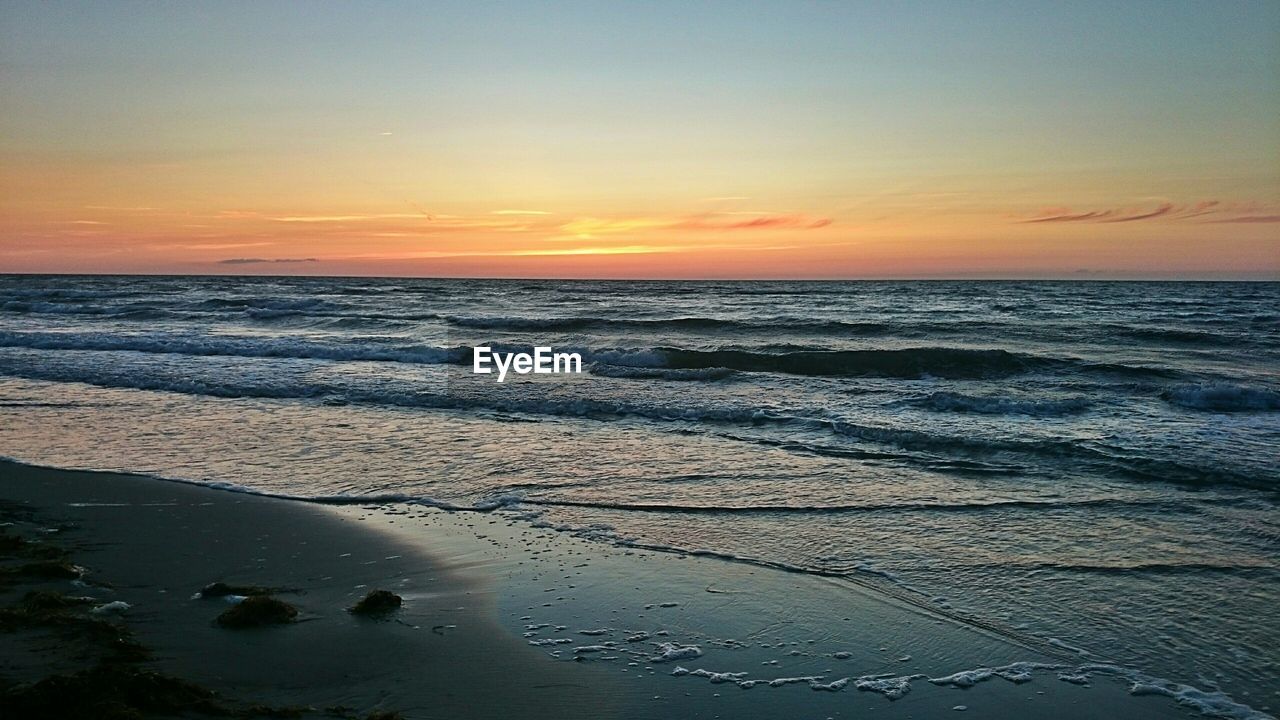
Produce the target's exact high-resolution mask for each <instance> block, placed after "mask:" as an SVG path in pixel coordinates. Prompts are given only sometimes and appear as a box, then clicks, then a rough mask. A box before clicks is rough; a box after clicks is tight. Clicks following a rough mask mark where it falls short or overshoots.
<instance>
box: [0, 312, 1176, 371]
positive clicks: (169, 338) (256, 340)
mask: <svg viewBox="0 0 1280 720" xmlns="http://www.w3.org/2000/svg"><path fill="white" fill-rule="evenodd" d="M281 310H283V311H288V309H287V308H281ZM381 340H382V341H381V342H380V341H379V338H363V339H362V341H361V342H350V341H347V342H321V341H317V340H304V339H299V338H293V337H262V336H233V335H203V334H187V335H181V334H115V333H93V332H89V333H86V332H38V331H33V332H16V331H0V347H26V348H33V349H40V350H90V351H134V352H146V353H165V354H179V355H204V356H209V355H228V356H235V357H263V358H302V359H321V360H364V361H388V362H402V363H419V364H441V363H452V364H463V363H466V362H468V361H469V358H470V353H471V348H470V347H469V346H454V347H436V346H429V345H422V344H413V343H402V342H399V341H402V340H403V338H401V337H397V336H391V337H386V338H381ZM491 347H493V348H494V349H495V350H498V351H501V352H529V351H531V349H532V348H531V347H529V346H527V345H505V344H501V343H492V344H491ZM557 350H560V351H562V352H577V353H579V354H580V355H581V356H582V358H583V360H584V361H585V362H588V363H599V364H601V365H612V366H620V367H629V368H664V369H669V370H704V371H711V372H708V373H707V374H706V376H705V378H703V379H719V376H718V374H719V373H721V372H723V370H725V369H727V370H737V371H747V372H770V373H780V374H788V375H804V376H834V377H885V378H901V379H916V378H925V377H937V378H946V379H983V378H999V377H1007V376H1010V375H1016V374H1020V373H1028V372H1035V371H1049V370H1078V371H1102V372H1123V373H1125V374H1143V373H1154V374H1157V375H1159V374H1163V373H1165V372H1166V371H1163V370H1161V369H1158V368H1146V367H1140V366H1117V365H1105V364H1098V363H1091V362H1087V361H1083V360H1077V359H1070V358H1053V357H1045V356H1041V355H1033V354H1027V353H1016V352H1012V351H1009V350H1002V349H970V348H955V347H913V348H898V349H891V350H805V349H800V350H783V351H778V352H761V351H755V350H738V349H720V350H693V349H684V348H673V347H652V348H589V347H582V348H574V347H567V348H565V347H561V348H557ZM608 372H609V371H608V370H607V369H606V370H604V372H603V373H602V374H605V375H607V374H608ZM615 372H617V371H615Z"/></svg>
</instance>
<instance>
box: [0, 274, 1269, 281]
mask: <svg viewBox="0 0 1280 720" xmlns="http://www.w3.org/2000/svg"><path fill="white" fill-rule="evenodd" d="M0 277H178V278H240V279H247V278H255V279H256V278H268V279H307V280H433V281H441V280H460V281H465V280H479V281H486V282H497V281H508V282H688V283H698V282H743V283H747V282H815V283H817V282H960V281H964V282H1168V283H1174V282H1223V283H1238V282H1252V283H1280V274H1276V275H1274V276H1272V277H1256V276H1238V277H1230V276H1196V275H1188V276H1177V277H1171V276H1142V275H1118V276H1105V275H1092V274H1089V273H1078V274H1075V273H1073V274H1067V275H1045V276H995V275H982V274H973V275H915V276H911V275H901V276H846V277H697V278H690V277H526V276H508V277H495V276H480V275H476V276H469V275H453V276H435V275H341V274H338V275H305V274H271V273H260V274H252V273H251V274H244V273H183V272H96V273H95V272H7V271H0Z"/></svg>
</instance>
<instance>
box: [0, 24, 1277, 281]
mask: <svg viewBox="0 0 1280 720" xmlns="http://www.w3.org/2000/svg"><path fill="white" fill-rule="evenodd" d="M0 63H2V65H0V108H2V112H0V272H130V273H135V272H136V273H235V274H316V275H345V274H360V275H422V276H492V277H503V276H520V277H717V278H718V277H777V278H790V277H822V278H828V277H850V278H856V277H937V276H954V277H1207V278H1216V277H1248V278H1280V3H1277V2H1274V1H1262V2H1229V1H1223V2H1200V3H1187V2H1173V1H1170V2H1154V1H1153V2H1130V3H1124V4H1123V5H1120V4H1117V3H1114V2H1097V3H1092V2H1070V3H1066V2H1044V3H1034V2H962V3H956V2H928V3H907V2H901V3H898V2H841V3H805V2H777V3H748V2H739V3H690V2H671V3H665V2H643V3H639V2H637V3H613V2H609V3H606V2H598V3H585V2H584V3H551V2H545V3H544V2H539V3H497V2H494V3H443V2H421V3H399V2H381V3H272V2H266V3H263V2H211V3H182V4H178V3H128V2H85V3H71V2H47V3H46V2H38V3H37V2H17V1H9V2H5V3H3V4H0Z"/></svg>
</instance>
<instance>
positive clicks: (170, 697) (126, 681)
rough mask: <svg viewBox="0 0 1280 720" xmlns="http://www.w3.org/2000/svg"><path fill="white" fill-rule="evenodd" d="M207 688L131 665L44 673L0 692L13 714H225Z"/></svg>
mask: <svg viewBox="0 0 1280 720" xmlns="http://www.w3.org/2000/svg"><path fill="white" fill-rule="evenodd" d="M215 697H216V696H215V695H214V693H213V691H211V690H207V689H205V688H202V687H200V686H198V685H195V684H193V683H190V682H187V681H185V680H180V679H178V678H173V677H169V676H167V675H161V674H160V673H155V672H150V671H148V670H142V669H140V668H137V667H135V666H131V665H112V664H105V663H104V664H101V665H97V666H95V667H92V668H90V669H88V670H81V671H80V672H77V673H73V674H71V675H50V676H49V677H46V678H44V679H43V680H40V681H39V682H35V683H32V684H29V685H19V686H17V687H14V688H11V689H9V690H7V691H6V692H4V693H3V694H2V695H0V699H2V700H3V702H4V704H5V705H6V706H7V707H8V708H9V709H10V710H12V711H13V712H14V716H15V717H28V718H56V717H63V718H71V717H81V718H104V719H110V720H116V719H119V720H125V719H126V718H128V719H130V720H132V719H133V718H139V717H142V714H143V713H148V714H151V713H158V714H166V715H171V714H172V715H176V714H179V713H182V712H187V711H194V712H198V713H202V714H205V715H225V714H226V709H225V708H224V707H222V706H221V705H220V704H218V703H217V702H216V701H215Z"/></svg>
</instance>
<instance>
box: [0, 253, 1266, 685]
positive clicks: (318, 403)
mask: <svg viewBox="0 0 1280 720" xmlns="http://www.w3.org/2000/svg"><path fill="white" fill-rule="evenodd" d="M1276 308H1280V284H1274V283H1271V284H1267V283H1053V282H1035V283H1032V282H1028V283H1014V282H901V283H890V282H855V283H760V282H751V283H612V282H572V283H568V282H564V283H557V282H534V281H430V280H404V279H384V280H366V279H231V278H178V277H166V278H136V277H135V278H110V277H17V276H9V277H0V454H4V455H8V456H12V457H16V458H19V459H23V460H27V461H31V462H38V463H44V464H51V465H59V466H70V467H92V468H103V469H105V468H112V469H127V470H133V471H139V472H149V473H154V474H158V475H162V476H165V477H173V478H182V479H188V480H194V481H200V482H216V483H230V484H234V485H235V486H239V487H243V488H247V489H252V490H256V491H262V492H270V493H276V494H284V495H290V496H298V497H307V498H316V499H329V500H338V499H347V498H368V497H371V496H392V497H398V498H403V499H414V500H420V501H429V502H431V503H435V504H440V505H445V506H450V507H464V508H478V509H482V510H485V511H492V512H499V513H504V514H518V515H521V516H523V517H525V518H526V519H528V520H529V521H531V522H535V523H539V524H547V525H550V526H553V527H556V528H560V529H563V530H564V531H566V532H574V533H578V534H580V535H584V536H588V537H592V538H597V539H600V540H604V541H610V542H619V541H621V542H630V543H634V544H637V545H643V546H648V547H658V548H671V549H682V550H697V551H706V552H709V553H714V554H720V555H724V556H726V557H730V558H737V559H743V560H750V561H754V562H760V563H763V564H769V565H775V566H780V567H786V568H789V569H795V570H799V571H804V572H813V573H821V574H835V575H841V576H847V577H849V578H850V579H854V580H855V581H857V582H859V583H861V584H864V585H871V586H874V587H877V588H879V589H882V590H883V591H885V592H889V593H891V594H895V595H897V596H899V597H902V598H904V599H908V600H910V601H912V602H916V603H920V604H925V605H927V606H928V607H931V608H934V609H936V610H938V611H939V612H943V613H947V614H950V615H952V616H954V617H957V618H960V619H963V620H965V621H968V622H974V623H977V624H980V625H981V626H983V627H989V628H994V629H996V630H997V631H998V632H1001V633H1005V634H1007V635H1009V636H1011V637H1016V638H1026V639H1028V640H1031V641H1035V642H1044V643H1051V644H1053V645H1056V646H1059V647H1065V648H1074V649H1075V650H1074V651H1072V652H1076V651H1078V652H1079V653H1081V654H1083V658H1082V659H1084V660H1088V661H1099V662H1101V661H1107V662H1116V663H1123V664H1126V665H1131V666H1134V667H1138V668H1141V669H1142V670H1144V671H1147V672H1151V673H1154V674H1157V675H1160V676H1163V677H1167V678H1170V679H1173V680H1177V681H1180V682H1185V683H1189V684H1194V685H1197V686H1198V687H1202V688H1207V689H1213V688H1217V687H1220V688H1221V689H1223V690H1225V691H1227V692H1229V693H1230V694H1232V695H1233V696H1234V697H1235V698H1236V699H1237V700H1241V701H1244V702H1247V703H1249V704H1251V705H1254V706H1255V707H1266V706H1268V705H1269V704H1275V703H1276V699H1277V698H1276V694H1275V693H1276V691H1277V690H1276V687H1275V680H1274V679H1275V678H1276V677H1277V676H1278V675H1280V652H1277V650H1276V648H1277V647H1280V620H1278V619H1277V616H1276V614H1275V610H1274V608H1275V607H1276V606H1277V605H1278V604H1280V592H1278V589H1280V569H1278V568H1277V563H1276V558H1277V557H1280V516H1278V515H1277V513H1276V499H1277V495H1276V491H1277V489H1278V488H1280V469H1278V467H1277V462H1276V448H1277V447H1280V372H1277V370H1276V368H1280V311H1277V310H1276ZM477 344H490V345H493V346H495V347H499V348H505V349H517V348H521V349H527V348H529V347H530V346H532V345H534V344H537V345H549V346H552V347H555V348H556V349H557V350H576V351H578V352H581V353H582V355H583V357H584V359H585V360H586V363H587V365H588V368H589V372H587V373H584V374H582V375H574V376H534V375H524V376H515V377H512V376H509V377H508V379H507V381H506V382H505V383H502V384H498V383H496V382H495V381H494V376H492V375H489V376H484V375H480V376H477V375H472V374H471V373H470V368H469V366H468V364H469V360H470V347H471V346H473V345H477Z"/></svg>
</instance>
